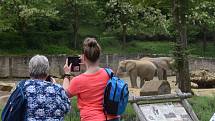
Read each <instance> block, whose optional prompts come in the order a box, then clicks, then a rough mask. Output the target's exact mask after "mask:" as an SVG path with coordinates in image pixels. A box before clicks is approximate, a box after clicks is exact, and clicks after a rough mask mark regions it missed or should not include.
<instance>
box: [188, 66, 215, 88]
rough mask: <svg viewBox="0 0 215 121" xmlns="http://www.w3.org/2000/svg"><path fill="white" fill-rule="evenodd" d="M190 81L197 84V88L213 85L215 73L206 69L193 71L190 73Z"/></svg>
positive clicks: (214, 83) (214, 85) (214, 84)
mask: <svg viewBox="0 0 215 121" xmlns="http://www.w3.org/2000/svg"><path fill="white" fill-rule="evenodd" d="M190 80H191V82H193V83H195V84H197V85H198V87H199V88H204V87H207V88H210V87H215V73H212V72H209V71H208V70H198V71H193V72H191V74H190Z"/></svg>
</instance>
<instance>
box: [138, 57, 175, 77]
mask: <svg viewBox="0 0 215 121" xmlns="http://www.w3.org/2000/svg"><path fill="white" fill-rule="evenodd" d="M140 60H142V61H145V60H148V61H151V62H152V63H154V64H155V65H156V67H157V76H158V79H159V80H167V70H173V71H174V68H173V65H174V62H175V60H174V59H173V58H171V57H157V58H150V57H143V58H141V59H140Z"/></svg>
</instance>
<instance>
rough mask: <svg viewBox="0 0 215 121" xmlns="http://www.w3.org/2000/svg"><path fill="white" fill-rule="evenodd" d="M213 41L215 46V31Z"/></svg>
mask: <svg viewBox="0 0 215 121" xmlns="http://www.w3.org/2000/svg"><path fill="white" fill-rule="evenodd" d="M213 42H214V46H215V31H214V32H213Z"/></svg>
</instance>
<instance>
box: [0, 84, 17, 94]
mask: <svg viewBox="0 0 215 121" xmlns="http://www.w3.org/2000/svg"><path fill="white" fill-rule="evenodd" d="M14 87H15V83H2V82H1V83H0V91H7V92H11V90H12V89H13V88H14Z"/></svg>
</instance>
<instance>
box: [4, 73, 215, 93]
mask: <svg viewBox="0 0 215 121" xmlns="http://www.w3.org/2000/svg"><path fill="white" fill-rule="evenodd" d="M122 79H123V80H124V81H125V82H127V83H128V85H129V87H130V88H129V91H130V93H132V94H134V95H136V96H139V93H140V89H134V88H131V83H130V78H129V77H128V76H127V75H124V76H123V77H122ZM18 80H20V79H0V85H1V83H9V84H11V83H14V84H16V83H17V81H18ZM153 80H158V78H157V77H154V79H153ZM153 80H151V81H153ZM167 80H168V82H169V83H170V86H171V93H175V90H176V89H177V86H176V85H175V83H176V77H175V76H169V77H168V78H167ZM56 81H57V82H58V83H62V81H63V80H62V79H56ZM139 82H140V79H139V78H138V79H137V84H138V85H139ZM192 91H193V93H194V94H195V95H197V96H215V88H209V89H192ZM6 94H8V93H6ZM3 95H4V92H1V91H0V96H3Z"/></svg>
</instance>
